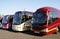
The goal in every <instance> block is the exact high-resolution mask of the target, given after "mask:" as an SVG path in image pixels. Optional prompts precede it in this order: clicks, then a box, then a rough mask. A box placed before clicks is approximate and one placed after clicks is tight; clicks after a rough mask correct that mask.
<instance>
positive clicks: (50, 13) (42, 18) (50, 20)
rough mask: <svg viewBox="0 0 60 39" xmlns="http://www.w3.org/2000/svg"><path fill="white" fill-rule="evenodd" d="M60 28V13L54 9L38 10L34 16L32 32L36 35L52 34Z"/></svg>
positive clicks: (44, 8)
mask: <svg viewBox="0 0 60 39" xmlns="http://www.w3.org/2000/svg"><path fill="white" fill-rule="evenodd" d="M59 26H60V12H59V10H57V9H55V8H52V7H43V8H39V9H37V11H36V12H35V13H34V14H33V18H32V27H31V30H32V31H33V32H34V33H40V34H52V33H56V32H57V31H58V27H59Z"/></svg>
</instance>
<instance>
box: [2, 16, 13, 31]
mask: <svg viewBox="0 0 60 39" xmlns="http://www.w3.org/2000/svg"><path fill="white" fill-rule="evenodd" d="M12 20H13V15H5V16H4V17H3V20H2V28H3V29H8V30H9V29H12Z"/></svg>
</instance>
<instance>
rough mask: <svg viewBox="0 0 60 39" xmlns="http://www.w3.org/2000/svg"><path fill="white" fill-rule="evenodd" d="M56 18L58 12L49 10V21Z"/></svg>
mask: <svg viewBox="0 0 60 39" xmlns="http://www.w3.org/2000/svg"><path fill="white" fill-rule="evenodd" d="M57 19H58V12H57V11H50V13H49V23H51V22H53V21H55V20H57Z"/></svg>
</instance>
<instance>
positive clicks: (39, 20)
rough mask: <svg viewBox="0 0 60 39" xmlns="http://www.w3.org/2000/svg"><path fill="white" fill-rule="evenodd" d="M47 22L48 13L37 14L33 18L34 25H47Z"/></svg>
mask: <svg viewBox="0 0 60 39" xmlns="http://www.w3.org/2000/svg"><path fill="white" fill-rule="evenodd" d="M46 20H47V16H46V12H35V13H34V15H33V18H32V23H33V24H39V25H45V24H46Z"/></svg>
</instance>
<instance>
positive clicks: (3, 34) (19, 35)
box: [0, 29, 60, 39]
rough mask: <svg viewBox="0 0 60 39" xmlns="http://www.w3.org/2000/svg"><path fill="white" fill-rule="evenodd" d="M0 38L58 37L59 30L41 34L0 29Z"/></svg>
mask: <svg viewBox="0 0 60 39" xmlns="http://www.w3.org/2000/svg"><path fill="white" fill-rule="evenodd" d="M0 39H60V32H58V33H57V34H50V35H44V36H41V35H38V34H32V33H31V32H13V31H8V30H2V29H0Z"/></svg>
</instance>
